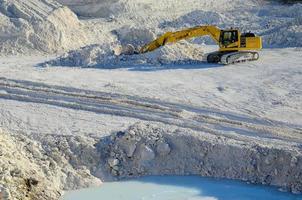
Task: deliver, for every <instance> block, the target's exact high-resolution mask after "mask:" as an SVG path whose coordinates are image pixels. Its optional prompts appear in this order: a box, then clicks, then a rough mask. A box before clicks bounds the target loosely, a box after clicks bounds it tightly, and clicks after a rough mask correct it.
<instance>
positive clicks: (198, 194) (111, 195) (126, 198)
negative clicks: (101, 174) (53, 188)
mask: <svg viewBox="0 0 302 200" xmlns="http://www.w3.org/2000/svg"><path fill="white" fill-rule="evenodd" d="M63 199H64V200H302V195H294V194H291V193H284V192H280V191H278V190H277V189H276V188H274V187H266V186H258V185H257V186H256V185H251V184H246V183H242V182H238V181H227V180H216V179H209V178H201V177H197V176H184V177H182V176H161V177H158V176H152V177H144V178H139V179H135V180H129V181H122V182H113V183H105V184H104V185H102V186H101V187H99V188H89V189H84V190H78V191H73V192H69V193H67V194H66V195H65V197H64V198H63Z"/></svg>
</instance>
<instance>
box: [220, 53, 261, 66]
mask: <svg viewBox="0 0 302 200" xmlns="http://www.w3.org/2000/svg"><path fill="white" fill-rule="evenodd" d="M258 59H259V54H258V53H257V52H254V51H240V52H233V53H228V54H224V55H223V56H222V57H221V59H220V63H221V64H224V65H229V64H234V63H239V62H246V61H255V60H258Z"/></svg>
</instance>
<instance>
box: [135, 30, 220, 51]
mask: <svg viewBox="0 0 302 200" xmlns="http://www.w3.org/2000/svg"><path fill="white" fill-rule="evenodd" d="M220 32H221V31H220V29H218V28H217V27H216V26H197V27H193V28H188V29H184V30H181V31H176V32H167V33H165V34H163V35H161V36H159V37H158V38H157V39H155V40H154V41H152V42H150V43H149V44H147V45H145V46H143V47H142V48H141V49H140V50H139V53H147V52H150V51H154V50H155V49H157V48H160V47H161V46H164V45H166V44H169V43H176V42H178V41H180V40H184V39H190V38H195V37H201V36H205V35H209V36H211V37H212V39H213V40H214V41H215V42H216V43H217V44H219V38H220Z"/></svg>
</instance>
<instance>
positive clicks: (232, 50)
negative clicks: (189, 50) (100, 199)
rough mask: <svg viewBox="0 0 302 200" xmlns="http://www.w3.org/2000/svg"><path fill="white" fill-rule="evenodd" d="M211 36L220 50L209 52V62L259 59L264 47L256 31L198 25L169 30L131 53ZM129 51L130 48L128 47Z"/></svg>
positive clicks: (144, 51) (224, 62)
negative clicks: (260, 51) (242, 31)
mask: <svg viewBox="0 0 302 200" xmlns="http://www.w3.org/2000/svg"><path fill="white" fill-rule="evenodd" d="M206 35H208V36H211V38H212V39H213V40H214V41H215V42H216V43H217V44H218V45H219V50H218V51H216V52H212V53H209V54H208V55H207V61H208V62H209V63H222V64H232V63H237V62H243V61H253V60H258V58H259V54H258V53H257V51H258V50H260V49H262V40H261V37H260V36H256V35H255V34H254V33H240V31H239V30H238V29H233V28H231V29H227V30H221V29H219V28H218V27H216V26H197V27H193V28H188V29H184V30H181V31H176V32H167V33H165V34H163V35H161V36H159V37H158V38H157V39H155V40H154V41H152V42H150V43H149V44H146V45H145V46H143V47H141V48H135V47H132V49H131V54H132V53H134V54H143V53H147V52H151V51H154V50H156V49H158V48H160V47H162V46H164V45H166V44H170V43H176V42H178V41H180V40H184V39H190V38H195V37H201V36H206ZM128 52H129V49H128Z"/></svg>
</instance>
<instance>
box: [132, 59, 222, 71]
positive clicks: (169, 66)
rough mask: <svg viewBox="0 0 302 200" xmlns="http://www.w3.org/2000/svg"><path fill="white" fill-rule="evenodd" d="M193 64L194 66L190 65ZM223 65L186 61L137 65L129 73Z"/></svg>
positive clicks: (220, 65) (206, 67) (207, 67)
mask: <svg viewBox="0 0 302 200" xmlns="http://www.w3.org/2000/svg"><path fill="white" fill-rule="evenodd" d="M190 63H192V64H190ZM223 66H224V65H222V64H217V63H216V64H213V63H207V62H200V61H199V62H196V61H185V62H183V63H175V64H161V65H136V66H129V67H126V68H128V70H129V71H161V70H174V69H186V70H190V69H209V68H217V67H223Z"/></svg>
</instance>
